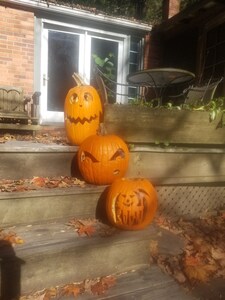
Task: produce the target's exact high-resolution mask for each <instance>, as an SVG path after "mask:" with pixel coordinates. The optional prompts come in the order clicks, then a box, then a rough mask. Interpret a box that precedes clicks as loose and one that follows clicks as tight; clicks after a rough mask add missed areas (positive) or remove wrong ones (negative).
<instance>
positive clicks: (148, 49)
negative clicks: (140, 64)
mask: <svg viewBox="0 0 225 300" xmlns="http://www.w3.org/2000/svg"><path fill="white" fill-rule="evenodd" d="M161 52H162V45H161V41H160V37H159V36H158V35H157V33H155V32H154V31H152V32H151V33H149V34H147V35H146V36H145V49H144V69H150V68H159V67H160V66H161V64H162V53H161Z"/></svg>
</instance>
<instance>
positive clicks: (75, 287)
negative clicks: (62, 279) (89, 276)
mask: <svg viewBox="0 0 225 300" xmlns="http://www.w3.org/2000/svg"><path fill="white" fill-rule="evenodd" d="M81 293H82V289H81V286H80V285H79V284H75V283H71V284H67V285H65V286H64V287H63V288H62V291H61V295H62V296H70V295H73V296H74V297H77V296H78V295H80V294H81Z"/></svg>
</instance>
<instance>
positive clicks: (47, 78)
mask: <svg viewBox="0 0 225 300" xmlns="http://www.w3.org/2000/svg"><path fill="white" fill-rule="evenodd" d="M48 80H49V77H48V76H46V74H44V75H43V86H45V85H46V83H47V81H48Z"/></svg>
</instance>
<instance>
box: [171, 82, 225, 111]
mask: <svg viewBox="0 0 225 300" xmlns="http://www.w3.org/2000/svg"><path fill="white" fill-rule="evenodd" d="M223 79H224V78H223V77H221V78H220V79H219V80H216V81H214V82H212V81H211V80H209V81H208V83H207V84H206V85H200V86H197V85H196V86H194V85H192V86H190V87H188V88H187V89H185V90H184V91H183V92H182V94H179V95H176V96H169V98H170V100H176V99H182V100H183V101H182V102H183V103H184V104H187V105H192V106H194V105H198V104H203V105H205V104H207V103H208V102H209V101H210V100H212V99H213V98H214V95H215V92H216V89H217V87H218V85H219V84H220V83H221V82H222V81H223Z"/></svg>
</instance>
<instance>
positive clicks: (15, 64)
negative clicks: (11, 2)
mask: <svg viewBox="0 0 225 300" xmlns="http://www.w3.org/2000/svg"><path fill="white" fill-rule="evenodd" d="M0 70H1V72H0V85H12V86H20V87H22V88H23V89H24V92H25V94H32V93H33V78H34V15H33V13H31V12H25V11H21V10H16V9H12V8H8V7H4V6H0Z"/></svg>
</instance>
